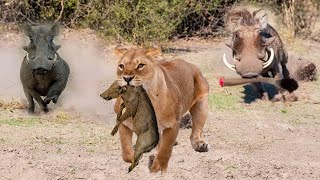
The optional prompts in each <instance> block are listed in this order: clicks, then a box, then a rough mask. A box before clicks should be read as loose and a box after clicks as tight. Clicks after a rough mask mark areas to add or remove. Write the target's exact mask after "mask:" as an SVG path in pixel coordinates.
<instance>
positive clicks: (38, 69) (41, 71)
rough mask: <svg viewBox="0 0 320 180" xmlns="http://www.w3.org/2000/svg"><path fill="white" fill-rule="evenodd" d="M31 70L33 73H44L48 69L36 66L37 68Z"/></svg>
mask: <svg viewBox="0 0 320 180" xmlns="http://www.w3.org/2000/svg"><path fill="white" fill-rule="evenodd" d="M33 72H34V73H35V74H39V75H45V74H47V72H48V70H47V69H44V68H37V69H34V70H33Z"/></svg>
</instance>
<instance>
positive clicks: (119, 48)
mask: <svg viewBox="0 0 320 180" xmlns="http://www.w3.org/2000/svg"><path fill="white" fill-rule="evenodd" d="M127 51H128V49H127V48H125V47H123V46H121V45H118V46H117V47H115V48H114V53H115V54H116V55H117V56H123V55H124V54H125V53H126V52H127Z"/></svg>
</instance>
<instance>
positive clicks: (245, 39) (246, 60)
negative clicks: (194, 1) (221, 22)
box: [223, 10, 289, 99]
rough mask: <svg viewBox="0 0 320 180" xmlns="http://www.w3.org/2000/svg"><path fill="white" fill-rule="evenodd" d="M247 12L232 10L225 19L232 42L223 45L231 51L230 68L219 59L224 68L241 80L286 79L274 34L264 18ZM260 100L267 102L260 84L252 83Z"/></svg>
mask: <svg viewBox="0 0 320 180" xmlns="http://www.w3.org/2000/svg"><path fill="white" fill-rule="evenodd" d="M259 11H260V10H258V11H255V12H253V13H252V14H251V13H250V12H249V11H247V10H234V11H231V12H230V13H229V14H228V16H227V19H226V20H227V25H229V27H232V28H231V31H232V41H231V43H229V44H227V46H228V47H230V48H231V49H232V54H233V64H230V63H229V62H228V61H227V58H226V55H225V54H224V55H223V62H224V64H225V65H226V66H227V67H228V68H229V69H231V70H234V71H236V72H237V73H238V74H239V75H240V76H241V77H242V78H256V77H258V76H264V77H270V76H271V77H274V78H276V79H280V78H289V71H288V69H287V67H286V64H287V61H288V55H287V51H286V50H285V47H284V44H283V42H282V40H281V38H280V36H279V34H278V33H277V31H276V30H275V29H274V28H273V27H272V26H270V25H269V24H268V23H267V16H266V14H264V15H263V16H262V17H261V18H257V17H256V15H257V13H258V12H259ZM254 85H255V87H256V89H257V90H258V92H259V93H260V95H261V97H262V98H264V99H265V98H267V97H268V96H267V94H266V93H264V92H263V89H262V87H261V83H259V82H257V83H254Z"/></svg>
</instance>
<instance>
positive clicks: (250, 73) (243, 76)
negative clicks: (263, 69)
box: [242, 72, 259, 78]
mask: <svg viewBox="0 0 320 180" xmlns="http://www.w3.org/2000/svg"><path fill="white" fill-rule="evenodd" d="M258 76H259V74H258V73H252V72H249V73H244V74H243V75H242V78H256V77H258Z"/></svg>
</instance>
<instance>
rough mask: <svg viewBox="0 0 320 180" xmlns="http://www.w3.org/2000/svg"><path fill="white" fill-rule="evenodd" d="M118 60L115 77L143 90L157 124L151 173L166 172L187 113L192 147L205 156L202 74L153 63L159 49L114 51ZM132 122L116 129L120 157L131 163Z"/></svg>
mask: <svg viewBox="0 0 320 180" xmlns="http://www.w3.org/2000/svg"><path fill="white" fill-rule="evenodd" d="M115 53H116V54H117V55H118V56H120V57H121V58H120V60H119V61H118V69H117V77H118V83H119V85H120V86H126V85H131V86H141V85H142V86H143V88H144V89H145V90H146V92H147V94H148V96H149V98H150V100H151V102H152V104H153V107H154V110H155V112H156V118H157V122H158V129H159V134H160V142H159V144H158V153H157V155H156V157H155V158H154V159H153V162H151V166H150V167H149V169H150V172H158V171H159V170H161V171H162V172H166V170H167V167H168V161H169V159H170V156H171V153H172V148H173V145H174V144H175V142H176V138H177V135H178V131H179V124H180V122H179V121H180V119H181V117H182V115H184V114H185V113H186V112H187V111H190V113H191V115H192V133H191V136H190V141H191V145H192V147H193V149H194V150H196V151H198V152H207V151H208V150H209V145H208V144H207V143H206V142H205V140H204V137H203V134H202V128H203V126H204V125H205V122H206V120H207V114H208V92H209V85H208V82H207V80H206V79H205V78H204V77H203V75H202V73H201V71H200V70H199V69H198V68H197V67H196V66H194V65H193V64H190V63H188V62H186V61H184V60H180V59H176V60H160V61H157V60H155V57H156V56H158V55H159V54H160V48H158V47H152V48H149V49H144V48H131V49H126V48H124V47H119V46H118V47H116V48H115ZM120 105H121V99H120V98H118V99H117V101H116V104H115V111H116V113H117V112H119V111H120ZM132 129H133V127H132V119H131V118H129V119H128V120H126V121H124V122H123V124H121V125H120V127H119V134H120V141H121V147H122V157H123V160H124V161H126V162H129V163H131V162H132V160H133V158H134V151H133V148H132V132H133V131H132Z"/></svg>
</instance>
